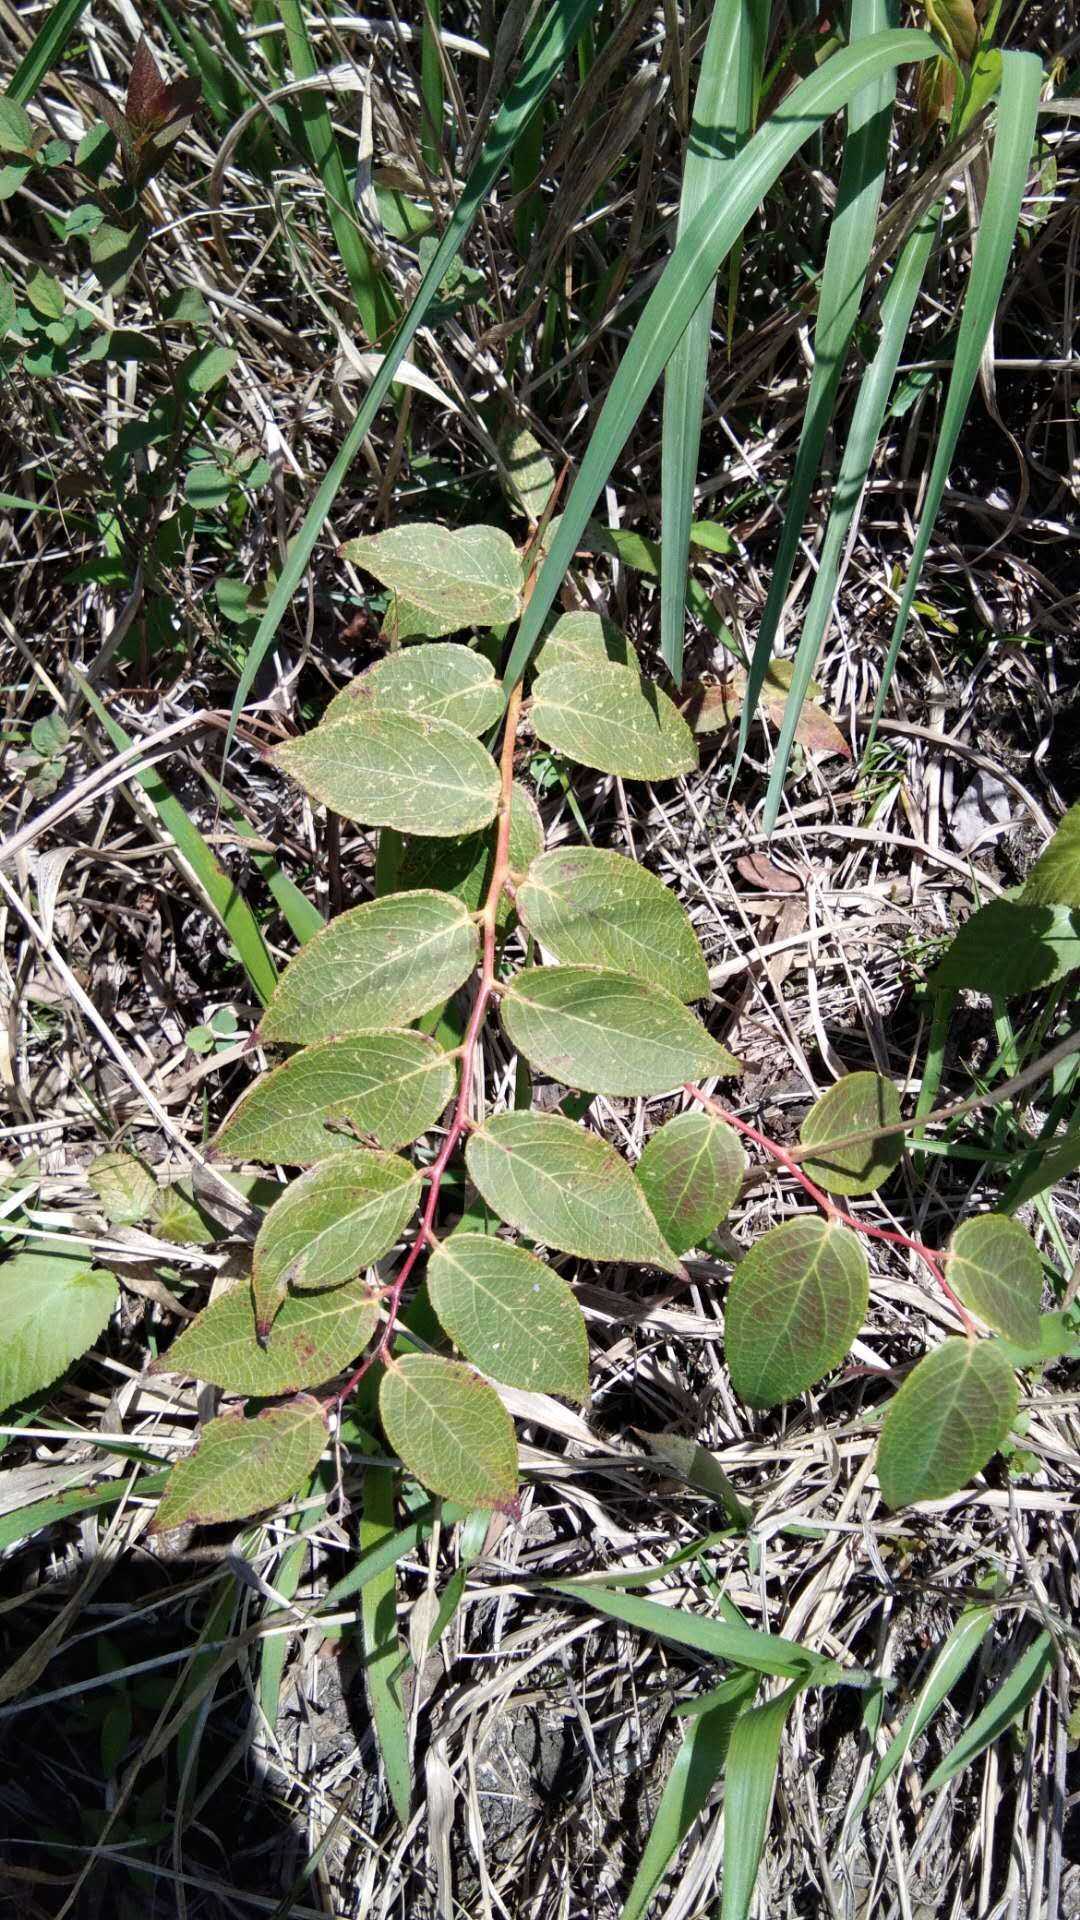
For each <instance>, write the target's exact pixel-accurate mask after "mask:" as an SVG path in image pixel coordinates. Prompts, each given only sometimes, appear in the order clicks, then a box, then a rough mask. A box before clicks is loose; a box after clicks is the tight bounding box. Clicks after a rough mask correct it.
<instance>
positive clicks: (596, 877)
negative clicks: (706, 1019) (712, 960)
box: [516, 847, 709, 1000]
mask: <svg viewBox="0 0 1080 1920" xmlns="http://www.w3.org/2000/svg"><path fill="white" fill-rule="evenodd" d="M516 904H517V910H518V914H519V917H520V919H521V921H522V923H523V925H524V926H526V927H527V928H528V930H529V932H530V933H531V934H532V935H533V938H534V939H536V940H539V942H540V945H541V946H542V947H546V948H547V951H548V952H549V953H551V954H554V956H555V958H556V960H561V961H562V962H563V963H564V964H566V965H567V966H575V965H576V966H585V967H614V968H615V969H616V970H617V971H619V972H620V973H632V974H637V975H639V976H640V978H641V979H642V980H649V981H655V982H657V983H658V984H659V985H660V986H662V987H666V988H667V990H668V991H669V993H673V994H675V996H676V997H677V998H678V999H679V1000H700V999H701V998H702V997H703V996H704V995H705V994H707V993H708V991H709V970H708V968H707V967H706V965H705V956H704V955H703V953H702V951H701V948H700V946H699V945H698V939H697V935H696V934H695V932H694V929H693V927H692V926H691V925H690V919H689V916H688V914H687V912H686V909H685V908H684V907H683V906H682V905H681V903H680V902H679V901H678V900H677V899H676V897H675V895H674V894H673V893H672V891H671V889H670V887H665V885H664V883H663V881H662V880H658V879H657V877H656V875H655V874H653V873H649V872H648V870H647V869H646V868H645V867H639V866H638V865H637V863H636V862H635V861H633V860H627V859H624V857H623V855H622V854H620V853H603V852H600V851H599V850H598V849H596V848H595V847H559V848H557V849H556V850H555V851H554V852H552V853H545V854H542V855H541V857H540V858H539V859H538V860H535V861H534V862H533V864H532V866H531V867H530V868H529V871H528V873H527V874H526V876H525V879H524V881H523V882H522V884H521V886H520V887H519V888H518V892H517V902H516Z"/></svg>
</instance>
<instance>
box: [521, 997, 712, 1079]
mask: <svg viewBox="0 0 1080 1920" xmlns="http://www.w3.org/2000/svg"><path fill="white" fill-rule="evenodd" d="M499 1011H500V1014H501V1016H502V1023H503V1026H504V1027H505V1029H506V1033H507V1036H508V1038H509V1039H510V1040H511V1041H512V1043H513V1045H514V1046H515V1047H516V1048H517V1049H518V1051H519V1052H520V1053H523V1054H524V1055H525V1058H526V1059H527V1060H528V1061H530V1062H531V1064H532V1065H533V1066H535V1067H540V1068H541V1069H542V1070H543V1071H544V1072H545V1073H550V1074H551V1076H552V1078H553V1079H555V1080H562V1081H564V1082H565V1083H566V1085H568V1086H571V1087H583V1088H584V1089H585V1091H586V1092H587V1093H622V1094H632V1093H665V1092H667V1091H668V1090H669V1089H670V1088H672V1087H677V1086H679V1085H681V1083H682V1082H683V1081H684V1080H703V1079H705V1078H706V1077H707V1076H708V1075H710V1074H731V1073H738V1072H739V1071H740V1068H739V1063H738V1061H737V1060H735V1059H733V1058H732V1056H731V1054H730V1053H728V1052H727V1050H726V1048H724V1047H722V1046H721V1045H720V1043H719V1041H717V1040H714V1039H713V1038H712V1036H711V1035H710V1034H708V1033H706V1031H705V1028H704V1027H703V1026H702V1025H701V1022H700V1021H699V1020H698V1019H697V1017H696V1015H694V1014H692V1013H691V1012H689V1010H688V1009H687V1008H686V1007H684V1006H683V1004H682V1002H681V1001H680V1000H676V998H675V996H674V994H672V993H668V992H667V990H666V989H665V988H664V987H658V986H648V985H647V984H646V982H645V981H644V980H638V979H635V978H634V976H633V974H630V973H608V972H606V971H605V970H604V969H603V968H601V967H525V968H523V970H522V971H521V972H520V973H518V974H515V975H514V977H513V979H512V980H511V982H510V984H509V985H508V987H507V988H506V991H505V992H504V994H503V997H502V1000H501V1001H500V1005H499Z"/></svg>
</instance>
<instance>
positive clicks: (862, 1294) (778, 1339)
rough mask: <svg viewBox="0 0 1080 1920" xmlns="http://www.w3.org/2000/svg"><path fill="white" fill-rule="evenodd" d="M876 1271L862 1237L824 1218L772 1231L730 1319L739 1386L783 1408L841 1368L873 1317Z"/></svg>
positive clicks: (739, 1276) (756, 1402)
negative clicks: (870, 1312) (868, 1260)
mask: <svg viewBox="0 0 1080 1920" xmlns="http://www.w3.org/2000/svg"><path fill="white" fill-rule="evenodd" d="M869 1292H870V1276H869V1269H868V1267H867V1264H866V1255H865V1254H864V1252H863V1250H862V1247H861V1245H860V1244H859V1238H858V1235H857V1234H854V1233H852V1231H851V1229H850V1228H849V1227H842V1226H838V1225H836V1224H835V1223H834V1222H832V1221H826V1220H823V1219H821V1218H820V1216H818V1215H817V1214H807V1215H804V1216H800V1217H799V1218H798V1219H795V1220H785V1221H783V1222H782V1223H781V1225H780V1226H778V1227H770V1228H769V1231H768V1232H767V1233H763V1234H762V1236H761V1238H760V1240H757V1241H755V1242H754V1245H753V1246H752V1247H751V1249H750V1251H749V1253H748V1254H747V1255H746V1257H745V1258H744V1259H742V1260H740V1261H739V1264H738V1266H737V1267H736V1269H735V1272H734V1273H733V1275H732V1278H731V1288H730V1291H729V1293H728V1300H727V1311H726V1314H725V1321H724V1325H725V1346H726V1353H727V1362H728V1366H729V1367H730V1369H731V1384H732V1386H733V1387H734V1388H735V1391H736V1393H738V1394H739V1395H741V1397H742V1398H743V1399H744V1400H747V1401H749V1403H750V1405H751V1406H754V1407H775V1406H778V1405H779V1404H780V1403H781V1402H782V1401H784V1400H790V1399H792V1398H793V1397H794V1395H795V1394H797V1393H802V1392H803V1390H804V1389H805V1388H806V1387H812V1386H813V1385H814V1384H815V1382H816V1381H818V1380H821V1379H822V1378H823V1377H824V1376H825V1374H827V1373H829V1372H831V1370H832V1368H833V1367H836V1366H839V1364H840V1361H841V1360H842V1359H843V1358H844V1355H845V1354H846V1353H847V1351H848V1349H849V1348H850V1346H851V1343H852V1341H853V1340H854V1338H855V1335H856V1334H857V1333H858V1331H859V1328H860V1327H861V1326H862V1323H863V1321H864V1319H865V1318H866V1308H867V1302H868V1300H869Z"/></svg>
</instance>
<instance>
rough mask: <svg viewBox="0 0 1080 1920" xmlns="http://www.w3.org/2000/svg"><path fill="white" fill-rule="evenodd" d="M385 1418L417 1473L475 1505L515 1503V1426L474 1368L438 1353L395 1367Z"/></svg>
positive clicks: (405, 1358)
mask: <svg viewBox="0 0 1080 1920" xmlns="http://www.w3.org/2000/svg"><path fill="white" fill-rule="evenodd" d="M379 1417H380V1419H381V1420H382V1423H383V1428H384V1430H385V1433H386V1437H387V1439H388V1441H389V1442H390V1445H391V1446H392V1447H393V1448H394V1451H395V1452H396V1453H397V1454H398V1455H399V1456H400V1458H401V1460H402V1462H403V1463H404V1465H405V1466H406V1467H407V1468H408V1470H409V1472H410V1473H413V1474H415V1475H416V1478H417V1479H418V1480H420V1481H422V1482H423V1484H424V1486H425V1487H430V1489H431V1491H432V1493H441V1494H442V1495H443V1498H444V1499H447V1500H458V1501H460V1502H461V1504H462V1505H463V1506H467V1507H503V1506H509V1504H510V1502H511V1501H512V1500H513V1499H514V1496H515V1494H516V1493H517V1484H518V1471H517V1441H516V1439H515V1438H514V1423H513V1421H512V1420H511V1418H510V1415H509V1414H508V1413H507V1411H506V1408H505V1407H504V1406H503V1403H502V1401H501V1400H500V1399H499V1396H498V1394H497V1393H496V1392H495V1389H494V1387H489V1386H488V1384H487V1382H486V1381H484V1380H481V1378H480V1376H479V1374H476V1373H473V1371H472V1369H471V1367H463V1366H462V1365H461V1363H460V1362H459V1361H457V1360H444V1359H443V1358H442V1357H441V1355H439V1354H435V1353H407V1354H403V1355H402V1356H401V1358H400V1359H398V1360H394V1361H392V1362H389V1363H388V1364H387V1368H386V1373H385V1375H384V1378H383V1383H382V1386H381V1388H380V1389H379Z"/></svg>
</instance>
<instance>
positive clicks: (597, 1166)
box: [465, 1113, 682, 1274]
mask: <svg viewBox="0 0 1080 1920" xmlns="http://www.w3.org/2000/svg"><path fill="white" fill-rule="evenodd" d="M465 1159H466V1164H467V1166H468V1169H469V1173H470V1175H471V1177H472V1179H473V1180H474V1181H475V1183H476V1185H477V1187H478V1188H479V1189H480V1193H481V1195H482V1196H483V1198H484V1199H485V1200H486V1201H487V1203H488V1205H489V1206H490V1207H492V1208H493V1209H494V1211H495V1212H496V1213H497V1214H499V1215H500V1216H501V1218H502V1219H504V1220H506V1221H508V1222H509V1223H510V1225H511V1226H514V1227H517V1228H519V1229H520V1231H521V1232H522V1233H527V1234H529V1235H530V1237H531V1238H532V1239H534V1240H539V1241H542V1242H543V1244H544V1245H545V1246H548V1247H554V1248H555V1249H556V1250H557V1251H558V1252H560V1253H573V1254H576V1255H577V1256H578V1258H579V1259H582V1260H625V1261H628V1262H629V1263H630V1264H632V1265H635V1266H643V1267H659V1268H660V1269H661V1271H662V1272H664V1273H674V1274H680V1273H681V1272H682V1268H681V1267H680V1265H679V1262H678V1260H677V1259H676V1257H675V1255H674V1254H673V1253H672V1251H671V1248H670V1247H669V1246H668V1245H667V1242H666V1241H665V1240H664V1239H663V1237H662V1235H661V1233H660V1229H659V1227H658V1226H657V1224H656V1221H655V1220H654V1218H653V1216H652V1213H651V1212H650V1210H649V1204H648V1201H647V1200H646V1198H645V1195H644V1194H643V1192H642V1190H641V1188H640V1187H639V1185H638V1183H637V1181H636V1180H635V1178H634V1175H633V1174H632V1173H631V1171H630V1168H629V1167H628V1166H627V1164H626V1161H625V1160H624V1159H623V1158H622V1157H621V1155H620V1154H618V1153H616V1151H615V1149H614V1147H611V1146H609V1145H608V1143H607V1141H606V1140H602V1139H601V1138H600V1136H599V1134H595V1133H587V1132H586V1130H585V1129H584V1127H579V1126H577V1125H575V1123H574V1122H573V1121H572V1120H564V1119H563V1118H562V1117H561V1116H560V1115H558V1114H546V1113H498V1114H495V1115H494V1116H493V1117H492V1118H490V1119H488V1120H486V1121H485V1122H484V1124H483V1126H482V1127H479V1128H477V1130H476V1132H475V1133H473V1134H471V1135H470V1137H469V1142H468V1145H467V1147H466V1149H465Z"/></svg>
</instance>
